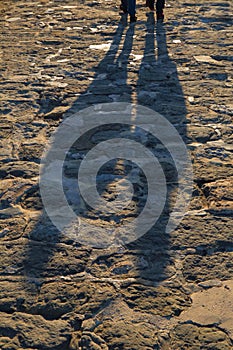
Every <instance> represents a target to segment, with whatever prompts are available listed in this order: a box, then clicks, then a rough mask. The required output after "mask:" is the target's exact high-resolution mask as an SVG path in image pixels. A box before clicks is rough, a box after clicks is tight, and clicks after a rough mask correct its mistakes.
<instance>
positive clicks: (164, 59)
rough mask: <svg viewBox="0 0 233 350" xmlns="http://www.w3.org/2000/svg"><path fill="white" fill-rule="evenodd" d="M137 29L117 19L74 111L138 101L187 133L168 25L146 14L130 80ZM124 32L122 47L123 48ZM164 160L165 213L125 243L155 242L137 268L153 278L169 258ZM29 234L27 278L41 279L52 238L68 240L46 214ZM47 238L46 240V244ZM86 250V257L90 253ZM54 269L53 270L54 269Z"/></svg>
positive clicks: (171, 176)
mask: <svg viewBox="0 0 233 350" xmlns="http://www.w3.org/2000/svg"><path fill="white" fill-rule="evenodd" d="M124 34H125V36H124ZM134 35H135V26H129V27H128V28H127V29H126V27H125V26H124V24H123V23H122V21H121V22H120V23H119V25H118V27H117V29H116V32H115V34H114V37H113V40H112V44H111V47H110V49H109V51H108V52H107V54H106V55H105V57H104V59H103V60H102V61H101V62H100V63H99V64H98V66H97V68H96V74H95V78H94V80H93V82H92V83H91V84H90V86H89V87H88V89H87V91H85V92H84V93H83V94H82V95H81V96H80V97H79V98H78V99H77V101H75V103H74V104H73V106H72V107H71V112H78V111H80V110H82V109H83V108H85V107H87V106H91V105H93V104H96V103H105V102H113V101H114V100H115V101H117V102H128V103H131V102H133V103H138V104H140V105H143V106H146V107H149V108H151V109H153V110H154V111H156V112H158V113H160V114H162V115H163V116H164V117H166V118H167V119H168V120H169V122H170V123H172V124H173V125H174V126H175V127H176V128H177V130H178V132H179V133H180V134H181V136H182V137H183V138H185V134H186V131H185V117H186V108H185V102H184V96H183V92H182V88H181V85H180V83H179V79H178V74H177V69H176V64H175V63H174V62H172V60H171V59H170V58H169V56H168V50H167V43H166V30H165V26H164V25H161V24H159V25H157V26H156V25H155V20H154V15H153V14H152V13H151V14H149V15H148V19H147V22H146V27H145V49H144V54H143V58H142V61H141V64H140V69H139V71H138V79H137V83H136V84H135V86H133V85H131V84H128V79H129V72H130V70H132V69H133V68H132V67H133V65H132V63H133V60H132V59H131V56H130V55H131V51H132V47H133V42H134ZM123 36H124V42H123V47H122V49H121V51H120V52H119V47H120V44H121V41H122V39H123ZM156 52H157V54H156ZM103 77H104V78H103ZM107 86H111V91H109V92H108V91H107V89H108V88H107ZM124 127H125V126H124ZM126 129H127V128H126ZM116 131H117V130H116ZM151 142H152V143H151V144H148V145H147V146H148V147H149V148H151V149H156V150H157V151H156V152H158V154H157V156H158V157H159V152H160V151H159V150H161V153H162V152H163V149H162V145H161V147H159V146H160V144H159V140H154V141H153V140H152V141H151ZM153 142H154V144H153ZM168 157H169V155H168ZM160 162H161V164H162V167H163V169H164V172H165V176H166V180H167V182H168V183H170V185H169V186H170V187H169V186H168V194H167V198H166V205H165V207H164V210H163V213H162V214H161V216H160V219H159V220H158V222H157V223H156V224H155V225H154V226H153V227H152V228H151V229H150V231H149V232H147V233H146V234H145V235H144V236H143V237H141V238H140V239H138V240H136V241H134V242H133V243H131V244H129V245H128V246H127V249H128V251H132V252H135V251H136V252H137V254H138V255H140V254H142V255H144V254H145V251H148V249H149V250H150V251H153V249H152V248H153V247H154V253H153V252H152V253H151V256H149V257H147V258H148V260H149V264H148V266H147V267H145V266H144V267H143V268H141V269H140V268H139V274H140V278H145V279H149V280H155V281H156V280H157V281H159V280H162V279H163V278H164V274H166V273H165V270H166V266H167V265H168V264H169V260H170V258H169V246H170V244H169V235H167V234H166V233H165V227H166V224H167V222H168V218H169V213H170V211H171V210H172V201H173V199H172V198H173V195H174V192H175V189H176V188H175V187H176V180H177V174H176V170H175V168H174V166H172V165H171V162H169V165H168V163H166V161H163V159H162V160H161V159H160ZM127 166H128V164H126V165H125V167H127ZM123 168H124V162H123ZM121 169H122V167H121ZM123 173H124V171H123ZM145 190H146V181H145ZM136 197H137V196H136ZM135 201H136V202H137V203H139V201H140V199H139V198H136V199H135ZM139 207H140V205H139ZM84 215H87V216H88V213H87V212H86V213H84ZM30 238H31V239H30V240H29V244H28V246H27V250H26V252H25V260H24V264H23V265H24V273H25V278H26V280H29V279H30V278H33V277H35V278H41V279H42V280H43V278H44V277H45V276H49V275H50V272H49V270H47V265H48V262H49V260H50V259H51V258H52V256H53V254H54V252H55V251H56V249H57V248H56V244H54V243H59V241H60V240H61V241H62V242H64V237H62V236H61V234H60V233H59V232H58V230H57V229H56V228H55V227H54V226H53V225H52V224H51V222H50V221H49V219H48V218H47V217H46V214H45V215H44V216H43V217H41V218H40V220H38V223H37V224H36V225H35V226H34V228H33V230H32V232H31V233H30ZM38 241H40V242H41V243H40V242H38ZM66 241H67V243H68V244H71V245H72V244H73V245H75V243H74V242H71V241H70V242H69V238H67V240H66ZM44 242H46V244H43V243H44ZM79 247H80V246H79V245H78V244H77V248H76V249H77V253H76V254H77V255H79ZM88 254H89V253H87V255H86V257H85V259H88ZM84 265H85V264H84ZM84 265H82V266H81V267H80V266H77V267H74V266H73V267H72V271H71V269H70V268H69V266H67V267H66V269H65V268H63V267H62V261H61V265H60V267H57V274H58V275H60V274H62V275H64V274H72V273H78V272H81V271H82V270H84V269H85V266H84ZM51 274H53V275H54V271H53V272H51Z"/></svg>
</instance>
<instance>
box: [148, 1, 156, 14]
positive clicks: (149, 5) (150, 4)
mask: <svg viewBox="0 0 233 350" xmlns="http://www.w3.org/2000/svg"><path fill="white" fill-rule="evenodd" d="M146 6H147V7H149V9H150V10H151V11H154V7H155V0H146Z"/></svg>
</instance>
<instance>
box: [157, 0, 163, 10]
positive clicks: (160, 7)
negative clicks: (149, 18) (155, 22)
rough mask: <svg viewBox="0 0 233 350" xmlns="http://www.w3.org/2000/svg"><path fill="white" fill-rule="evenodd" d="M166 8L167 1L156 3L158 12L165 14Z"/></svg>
mask: <svg viewBox="0 0 233 350" xmlns="http://www.w3.org/2000/svg"><path fill="white" fill-rule="evenodd" d="M164 6H165V0H157V1H156V12H157V13H161V12H163V9H164Z"/></svg>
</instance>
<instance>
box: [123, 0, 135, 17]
mask: <svg viewBox="0 0 233 350" xmlns="http://www.w3.org/2000/svg"><path fill="white" fill-rule="evenodd" d="M121 5H122V6H123V7H124V8H125V9H127V10H128V12H129V14H130V16H135V13H136V0H121Z"/></svg>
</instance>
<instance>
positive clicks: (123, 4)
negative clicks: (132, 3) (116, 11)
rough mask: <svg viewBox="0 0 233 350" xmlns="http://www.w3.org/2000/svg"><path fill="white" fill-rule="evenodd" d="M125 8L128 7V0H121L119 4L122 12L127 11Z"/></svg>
mask: <svg viewBox="0 0 233 350" xmlns="http://www.w3.org/2000/svg"><path fill="white" fill-rule="evenodd" d="M127 8H128V0H121V4H120V9H121V11H123V12H124V13H127Z"/></svg>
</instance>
